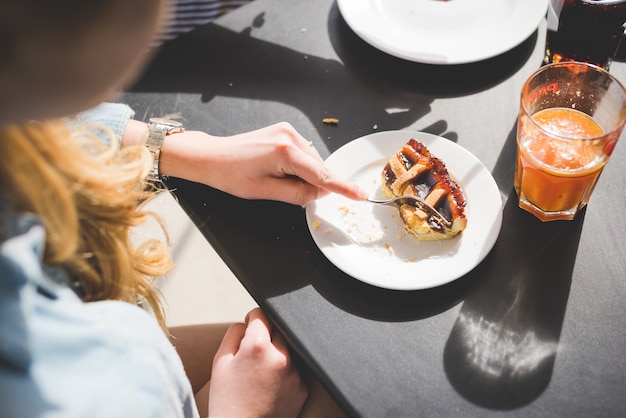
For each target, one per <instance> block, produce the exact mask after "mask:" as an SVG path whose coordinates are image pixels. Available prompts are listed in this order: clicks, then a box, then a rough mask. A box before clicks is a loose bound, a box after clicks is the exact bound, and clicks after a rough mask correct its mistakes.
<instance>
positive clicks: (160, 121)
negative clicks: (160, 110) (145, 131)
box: [150, 118, 183, 128]
mask: <svg viewBox="0 0 626 418" xmlns="http://www.w3.org/2000/svg"><path fill="white" fill-rule="evenodd" d="M150 123H155V124H156V123H158V124H160V125H166V126H169V127H171V128H182V127H183V124H182V123H180V122H178V121H176V120H171V119H163V118H150Z"/></svg>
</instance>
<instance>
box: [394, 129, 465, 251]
mask: <svg viewBox="0 0 626 418" xmlns="http://www.w3.org/2000/svg"><path fill="white" fill-rule="evenodd" d="M382 180H383V181H382V190H383V192H384V193H385V196H387V197H389V198H391V197H396V196H417V197H419V198H421V199H422V200H423V201H424V202H425V203H426V204H427V205H428V206H430V207H431V208H434V209H435V211H436V212H438V213H439V214H441V215H442V217H443V219H442V217H440V216H438V214H437V213H435V212H434V211H433V210H432V209H430V208H428V207H427V206H424V205H421V204H419V203H409V201H408V200H407V201H402V203H401V204H400V206H399V212H400V217H401V218H402V221H403V222H404V226H405V229H406V230H407V231H409V232H410V233H412V234H413V235H415V236H416V237H417V238H418V239H420V240H423V241H438V240H444V239H449V238H453V237H455V236H457V235H458V234H459V233H461V232H462V231H463V230H464V229H465V227H466V226H467V218H466V216H465V204H466V202H465V196H464V194H463V190H462V189H461V187H460V186H459V185H458V184H457V183H456V182H455V181H454V180H453V179H452V178H451V177H450V174H449V173H448V170H447V169H446V166H445V164H444V163H443V161H441V160H440V159H438V158H436V157H434V156H432V155H431V153H430V151H429V150H428V148H426V146H425V145H424V144H422V143H421V142H418V141H416V140H415V139H410V140H409V141H408V142H407V143H406V144H405V145H404V146H403V147H402V149H400V150H399V151H398V152H397V153H396V154H395V155H393V156H392V157H391V158H390V159H389V161H388V162H387V164H386V165H385V168H384V169H383V171H382Z"/></svg>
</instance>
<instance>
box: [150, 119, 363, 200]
mask: <svg viewBox="0 0 626 418" xmlns="http://www.w3.org/2000/svg"><path fill="white" fill-rule="evenodd" d="M160 169H161V173H163V174H166V175H170V176H175V177H181V178H185V179H187V180H191V181H196V182H199V183H204V184H206V185H209V186H211V187H214V188H217V189H220V190H223V191H225V192H227V193H230V194H232V195H235V196H239V197H242V198H246V199H269V200H280V201H284V202H288V203H293V204H299V205H304V204H306V203H308V202H311V201H313V200H315V199H318V198H320V197H322V196H324V195H326V194H328V193H329V192H334V193H339V194H342V195H344V196H346V197H348V198H350V199H355V200H363V199H365V198H367V193H366V192H365V191H364V190H363V189H361V188H360V187H359V186H358V185H356V184H354V183H352V182H349V181H347V180H346V179H342V178H340V177H339V176H337V175H335V174H334V173H332V172H331V171H330V170H329V169H328V167H326V165H325V164H324V162H323V160H322V158H321V157H320V155H319V154H318V152H317V151H316V150H315V148H313V147H312V146H311V143H310V142H309V141H307V140H306V139H304V138H303V137H302V136H301V135H300V134H299V133H298V132H297V131H296V130H295V129H294V128H293V127H292V126H291V125H290V124H288V123H285V122H283V123H278V124H275V125H271V126H268V127H266V128H262V129H259V130H256V131H252V132H246V133H243V134H239V135H234V136H231V137H224V138H221V137H213V136H210V135H207V134H206V133H203V132H194V131H188V132H184V133H178V134H173V135H170V136H168V137H166V139H165V141H164V143H163V149H162V154H161V162H160Z"/></svg>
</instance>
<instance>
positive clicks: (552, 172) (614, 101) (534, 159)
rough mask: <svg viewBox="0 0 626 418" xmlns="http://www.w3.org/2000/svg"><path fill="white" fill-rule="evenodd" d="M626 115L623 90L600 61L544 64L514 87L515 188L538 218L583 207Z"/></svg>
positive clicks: (565, 217)
mask: <svg viewBox="0 0 626 418" xmlns="http://www.w3.org/2000/svg"><path fill="white" fill-rule="evenodd" d="M625 121H626V90H625V89H624V87H623V86H622V84H621V83H620V82H619V81H618V80H617V79H615V78H614V77H613V76H612V75H611V74H609V73H608V72H607V71H605V70H603V69H602V68H600V67H598V66H595V65H591V64H587V63H579V62H571V63H570V62H568V63H556V64H548V65H546V66H543V67H541V68H540V69H539V70H537V71H536V72H535V73H534V74H532V75H531V76H530V77H529V79H528V80H527V81H526V83H525V84H524V86H523V88H522V93H521V104H520V113H519V118H518V126H517V166H516V169H515V181H514V184H515V190H516V192H517V194H518V197H519V206H520V207H521V208H522V209H524V210H527V211H528V212H530V213H532V214H534V215H535V216H536V217H537V218H539V219H540V220H542V221H552V220H559V219H560V220H571V219H573V218H574V216H575V215H576V213H577V212H578V211H579V210H580V209H582V208H583V207H585V205H586V204H587V202H588V201H589V198H590V197H591V193H592V191H593V189H594V187H595V185H596V182H597V181H598V178H599V177H600V173H601V172H602V169H603V168H604V166H605V164H606V163H607V162H608V161H609V157H610V156H611V153H612V152H613V149H614V147H615V144H616V143H617V140H618V139H619V137H620V134H621V132H622V129H623V128H624V123H625Z"/></svg>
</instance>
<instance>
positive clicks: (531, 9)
mask: <svg viewBox="0 0 626 418" xmlns="http://www.w3.org/2000/svg"><path fill="white" fill-rule="evenodd" d="M337 3H338V5H339V10H340V11H341V14H342V16H343V17H344V19H345V20H346V22H347V23H348V26H350V28H351V29H352V30H353V31H354V32H355V33H356V34H357V35H358V36H359V37H361V38H362V39H363V40H364V41H365V42H367V43H369V44H370V45H372V46H373V47H375V48H378V49H380V50H381V51H384V52H386V53H388V54H390V55H393V56H396V57H399V58H403V59H406V60H410V61H416V62H422V63H426V64H463V63H469V62H475V61H480V60H484V59H487V58H491V57H494V56H496V55H499V54H502V53H504V52H506V51H508V50H510V49H512V48H513V47H515V46H517V45H519V44H520V43H522V41H524V40H525V39H526V38H528V37H529V36H530V35H531V34H532V33H533V32H534V31H535V30H537V27H538V26H539V23H540V22H541V20H542V19H543V18H544V17H545V15H546V12H547V9H548V0H448V1H445V0H338V1H337Z"/></svg>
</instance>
